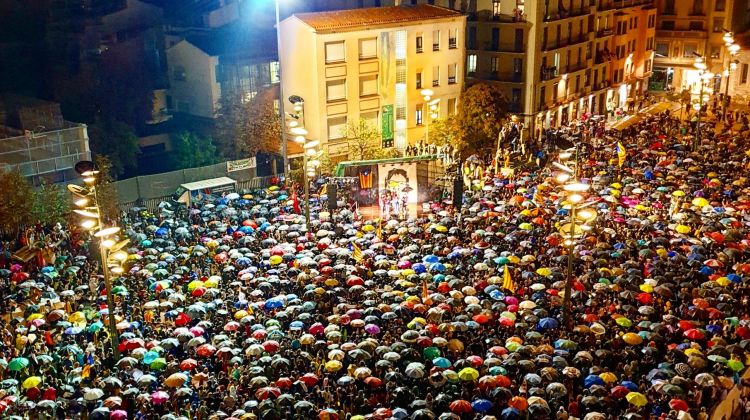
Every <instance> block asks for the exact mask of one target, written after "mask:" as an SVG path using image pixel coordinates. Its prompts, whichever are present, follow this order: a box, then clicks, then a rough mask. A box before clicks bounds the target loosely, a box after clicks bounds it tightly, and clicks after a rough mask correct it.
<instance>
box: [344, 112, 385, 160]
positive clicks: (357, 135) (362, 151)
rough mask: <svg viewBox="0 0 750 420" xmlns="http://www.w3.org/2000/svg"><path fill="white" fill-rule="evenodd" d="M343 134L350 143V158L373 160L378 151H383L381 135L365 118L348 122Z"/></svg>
mask: <svg viewBox="0 0 750 420" xmlns="http://www.w3.org/2000/svg"><path fill="white" fill-rule="evenodd" d="M342 134H343V135H344V137H346V139H347V140H348V141H349V148H350V151H351V153H350V156H351V155H353V156H354V158H355V159H357V160H368V159H373V156H374V155H375V154H376V153H377V151H378V149H382V147H380V133H379V132H378V130H377V128H375V126H373V125H372V124H371V123H370V122H369V121H367V120H366V119H364V118H360V119H358V120H357V121H349V122H347V123H346V126H345V127H344V128H343V133H342Z"/></svg>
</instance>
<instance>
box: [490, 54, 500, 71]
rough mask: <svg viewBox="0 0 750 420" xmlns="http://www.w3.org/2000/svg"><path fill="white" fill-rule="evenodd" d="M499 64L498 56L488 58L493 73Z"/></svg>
mask: <svg viewBox="0 0 750 420" xmlns="http://www.w3.org/2000/svg"><path fill="white" fill-rule="evenodd" d="M499 66H500V57H492V58H490V71H491V72H493V73H495V72H497V69H498V67H499Z"/></svg>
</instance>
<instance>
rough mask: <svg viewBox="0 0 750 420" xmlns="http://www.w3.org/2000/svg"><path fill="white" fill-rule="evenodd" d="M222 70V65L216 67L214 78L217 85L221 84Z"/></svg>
mask: <svg viewBox="0 0 750 420" xmlns="http://www.w3.org/2000/svg"><path fill="white" fill-rule="evenodd" d="M222 76H223V74H222V70H221V64H217V65H216V66H214V78H215V80H216V83H221V80H222Z"/></svg>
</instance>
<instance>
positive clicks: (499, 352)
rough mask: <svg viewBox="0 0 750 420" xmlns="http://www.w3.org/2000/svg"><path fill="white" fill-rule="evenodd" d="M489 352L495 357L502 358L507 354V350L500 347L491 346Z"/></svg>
mask: <svg viewBox="0 0 750 420" xmlns="http://www.w3.org/2000/svg"><path fill="white" fill-rule="evenodd" d="M490 352H491V353H492V354H494V355H495V356H502V355H505V354H508V349H506V348H505V347H502V346H492V347H490Z"/></svg>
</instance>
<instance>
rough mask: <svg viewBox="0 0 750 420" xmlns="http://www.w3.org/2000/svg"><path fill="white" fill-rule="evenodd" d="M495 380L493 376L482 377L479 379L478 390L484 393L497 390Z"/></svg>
mask: <svg viewBox="0 0 750 420" xmlns="http://www.w3.org/2000/svg"><path fill="white" fill-rule="evenodd" d="M497 386H498V385H497V379H496V377H495V376H482V377H481V378H479V389H481V390H483V391H486V390H489V389H494V388H497Z"/></svg>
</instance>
